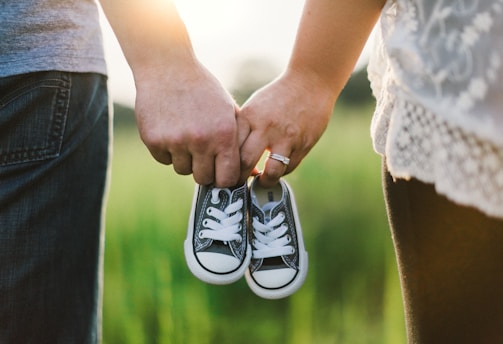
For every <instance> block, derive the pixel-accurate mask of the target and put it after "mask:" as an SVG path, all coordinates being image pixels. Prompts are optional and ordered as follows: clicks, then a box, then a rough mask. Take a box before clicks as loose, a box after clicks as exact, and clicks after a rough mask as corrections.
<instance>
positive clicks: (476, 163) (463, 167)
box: [376, 101, 503, 218]
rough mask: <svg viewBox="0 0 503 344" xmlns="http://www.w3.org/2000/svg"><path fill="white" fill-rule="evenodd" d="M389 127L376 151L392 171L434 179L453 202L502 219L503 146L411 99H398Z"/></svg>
mask: <svg viewBox="0 0 503 344" xmlns="http://www.w3.org/2000/svg"><path fill="white" fill-rule="evenodd" d="M388 128H389V131H388V137H389V138H390V139H389V140H386V142H385V146H376V150H377V151H379V152H380V153H382V154H383V155H386V161H387V164H388V168H389V170H390V173H391V174H392V175H393V176H395V177H397V178H410V177H415V178H417V179H419V180H421V181H423V182H427V183H433V184H435V187H436V189H437V192H439V193H441V194H443V195H446V196H447V197H448V198H450V199H451V200H453V201H454V202H457V203H460V204H463V205H467V206H473V207H476V208H478V209H480V210H482V211H483V212H485V213H486V214H488V215H491V216H495V217H502V218H503V149H501V148H500V147H496V146H495V145H493V144H491V143H489V142H487V141H482V140H480V139H479V138H477V137H476V136H475V135H472V134H470V133H467V132H465V131H463V130H462V129H460V128H455V127H452V126H451V125H449V124H448V123H447V122H446V121H444V120H442V119H441V118H440V117H439V116H436V115H434V114H433V113H431V112H429V111H427V110H426V109H425V108H424V107H422V106H419V105H416V104H412V103H410V102H406V101H398V102H396V103H395V106H394V108H393V116H392V123H388Z"/></svg>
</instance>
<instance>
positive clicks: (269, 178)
mask: <svg viewBox="0 0 503 344" xmlns="http://www.w3.org/2000/svg"><path fill="white" fill-rule="evenodd" d="M280 152H286V150H281V149H275V150H271V153H274V154H275V155H276V156H277V158H272V157H271V155H269V156H268V158H267V159H266V161H265V166H264V171H263V172H262V175H261V176H260V184H261V185H262V186H264V187H266V188H270V187H273V186H274V185H276V184H277V183H278V182H279V180H280V178H281V177H282V176H283V175H284V174H285V172H286V170H287V167H288V163H289V161H279V160H282V159H281V157H284V158H286V159H289V158H288V157H289V155H290V153H280ZM278 159H279V160H278Z"/></svg>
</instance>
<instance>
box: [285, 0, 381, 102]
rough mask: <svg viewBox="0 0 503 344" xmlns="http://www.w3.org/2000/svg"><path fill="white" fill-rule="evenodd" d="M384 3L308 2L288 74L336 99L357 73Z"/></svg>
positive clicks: (367, 0)
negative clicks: (364, 48)
mask: <svg viewBox="0 0 503 344" xmlns="http://www.w3.org/2000/svg"><path fill="white" fill-rule="evenodd" d="M384 2H385V1H384V0H350V1H348V0H307V2H306V5H305V8H304V12H303V15H302V19H301V24H300V26H299V30H298V32H297V38H296V42H295V46H294V51H293V53H292V57H291V60H290V63H289V66H288V72H289V73H294V74H297V75H300V76H302V78H304V79H305V82H306V83H315V84H316V85H319V84H321V85H322V86H323V87H324V88H326V89H328V90H329V91H330V92H331V94H332V95H333V97H334V101H335V98H336V97H337V96H338V94H339V93H340V91H341V90H342V88H343V87H344V85H345V83H346V82H347V79H348V78H349V76H350V75H351V72H352V71H353V69H354V66H355V64H356V61H357V59H358V57H359V56H360V53H361V51H362V49H363V46H364V45H365V42H366V41H367V39H368V36H369V35H370V32H371V31H372V28H373V27H374V25H375V23H376V21H377V19H378V17H379V14H380V12H381V9H382V7H383V5H384Z"/></svg>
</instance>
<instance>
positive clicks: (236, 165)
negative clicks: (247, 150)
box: [215, 143, 241, 187]
mask: <svg viewBox="0 0 503 344" xmlns="http://www.w3.org/2000/svg"><path fill="white" fill-rule="evenodd" d="M240 172H241V168H240V160H239V148H238V145H237V143H236V145H234V146H233V147H230V148H228V149H226V150H225V151H223V152H221V153H219V154H217V156H216V157H215V185H216V186H217V187H232V186H236V185H237V184H238V181H239V176H240Z"/></svg>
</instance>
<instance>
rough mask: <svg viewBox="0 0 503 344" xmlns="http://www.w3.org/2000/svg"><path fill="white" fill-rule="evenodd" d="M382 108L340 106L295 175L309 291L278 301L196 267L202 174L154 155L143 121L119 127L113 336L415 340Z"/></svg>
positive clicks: (111, 264) (130, 339)
mask: <svg viewBox="0 0 503 344" xmlns="http://www.w3.org/2000/svg"><path fill="white" fill-rule="evenodd" d="M371 111H372V110H371V106H365V107H356V108H355V107H351V108H350V107H342V106H337V107H336V109H335V113H334V118H333V119H332V121H331V123H330V125H329V128H328V129H327V131H326V133H325V135H324V136H323V137H322V139H321V140H320V142H319V143H318V144H317V145H316V146H315V147H314V149H313V151H312V152H311V153H310V154H309V155H308V156H307V157H306V159H305V160H304V161H303V163H302V164H301V165H300V166H299V168H297V169H296V170H295V171H294V172H293V173H292V174H290V175H288V176H287V177H286V179H287V180H288V181H289V183H290V184H291V186H292V188H293V189H294V191H295V196H296V199H297V202H298V208H299V212H300V218H301V222H302V226H303V232H304V238H305V243H306V246H307V250H308V252H309V263H310V266H309V273H308V278H307V280H306V283H305V285H304V286H303V287H302V288H301V290H300V291H299V292H297V293H296V294H295V295H293V296H291V297H289V298H287V299H283V300H276V301H270V300H262V299H260V298H258V297H257V296H255V295H254V294H252V292H251V291H250V290H249V289H248V287H247V285H246V283H245V281H244V280H240V281H238V282H237V283H235V284H232V285H228V286H212V285H207V284H204V283H203V282H200V281H199V280H197V279H196V278H195V277H193V276H192V275H191V273H190V272H189V270H188V268H187V267H186V264H185V260H184V254H183V241H184V239H185V235H186V226H187V220H188V215H189V211H190V206H191V201H192V195H193V191H194V183H193V180H192V177H190V176H187V177H182V176H178V175H176V174H175V173H174V172H173V170H172V168H171V167H166V166H162V165H160V164H158V163H157V162H155V161H154V160H153V158H151V156H150V154H149V153H148V151H147V150H146V148H145V147H144V146H143V144H142V143H141V142H140V140H139V138H138V134H137V132H136V129H135V128H134V127H128V128H121V129H120V130H116V132H115V141H114V158H113V173H112V182H111V190H110V196H109V201H108V213H107V234H106V248H105V292H104V302H103V307H104V315H103V337H104V343H105V344H116V343H120V344H122V343H125V344H127V343H131V344H141V343H176V344H178V343H187V344H206V343H218V344H225V343H233V344H234V343H239V344H246V343H253V344H255V343H261V344H262V343H263V344H268V343H286V344H289V343H292V344H294V343H295V344H306V343H315V344H324V343H343V344H346V343H347V344H353V343H354V344H359V343H362V344H363V343H365V344H371V343H372V344H373V343H375V344H381V343H386V344H395V343H397V344H400V343H405V331H404V320H403V310H402V303H401V297H400V288H399V285H398V277H397V272H396V265H395V258H394V255H393V248H392V243H391V237H390V233H389V230H388V225H387V220H386V214H385V207H384V203H383V200H382V191H381V186H380V157H379V156H378V155H377V154H375V153H374V152H373V150H372V147H371V142H370V137H369V129H368V128H369V122H370V116H371Z"/></svg>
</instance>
